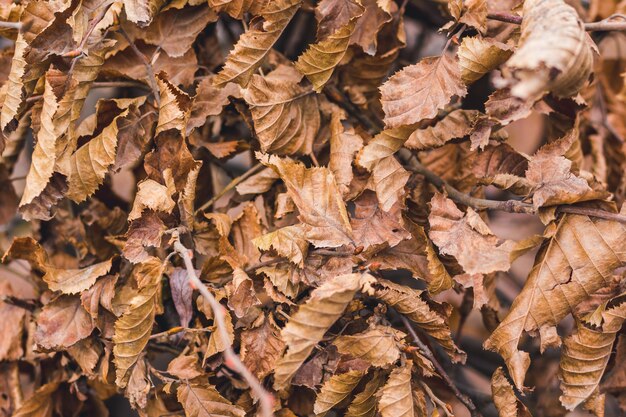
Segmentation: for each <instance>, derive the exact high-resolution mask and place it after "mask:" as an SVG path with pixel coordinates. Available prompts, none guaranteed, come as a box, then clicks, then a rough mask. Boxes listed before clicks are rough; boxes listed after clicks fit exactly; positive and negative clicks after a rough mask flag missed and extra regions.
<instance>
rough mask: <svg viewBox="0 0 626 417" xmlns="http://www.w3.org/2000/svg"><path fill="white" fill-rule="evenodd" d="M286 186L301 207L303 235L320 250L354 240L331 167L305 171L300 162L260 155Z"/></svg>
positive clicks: (262, 160)
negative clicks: (329, 168)
mask: <svg viewBox="0 0 626 417" xmlns="http://www.w3.org/2000/svg"><path fill="white" fill-rule="evenodd" d="M260 160H261V162H262V163H263V164H264V165H266V166H269V167H271V168H272V169H273V170H274V171H276V173H278V175H280V178H281V179H282V180H283V182H284V183H285V186H286V187H287V192H288V193H289V195H290V196H291V199H292V200H293V202H294V203H295V204H296V207H298V210H299V212H300V216H299V218H300V220H301V221H302V223H304V233H305V236H306V238H307V240H308V241H309V242H311V243H312V244H314V245H315V246H318V247H337V246H341V245H344V244H347V243H350V242H351V241H352V228H351V227H350V220H349V219H348V213H347V211H346V206H345V203H344V202H343V199H342V198H341V194H340V193H339V189H338V187H337V184H336V183H335V179H334V177H333V174H332V172H330V170H328V168H323V167H313V168H306V167H305V166H304V165H302V164H301V163H299V162H294V161H292V160H290V159H287V158H284V159H281V158H279V157H277V156H274V155H260Z"/></svg>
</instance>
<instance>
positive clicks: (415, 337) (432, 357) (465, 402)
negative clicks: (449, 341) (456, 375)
mask: <svg viewBox="0 0 626 417" xmlns="http://www.w3.org/2000/svg"><path fill="white" fill-rule="evenodd" d="M400 319H401V320H402V323H404V326H405V327H406V328H407V330H408V331H409V333H410V334H411V337H412V338H413V341H414V342H415V344H416V345H417V347H418V348H419V349H420V350H421V351H422V353H423V354H424V356H426V358H428V360H430V361H431V362H432V363H433V365H434V367H435V369H436V370H437V372H438V373H439V375H440V376H441V378H442V379H443V380H444V382H445V383H446V384H447V385H448V387H450V389H451V390H452V392H453V393H454V395H455V396H456V398H458V399H459V401H461V402H462V403H463V405H465V407H467V409H468V410H469V412H470V414H471V415H472V417H481V416H482V415H481V413H480V411H478V408H476V406H475V405H474V403H473V402H472V400H471V399H470V398H469V397H468V396H467V395H465V394H463V393H462V392H461V391H459V389H458V388H457V387H456V385H455V384H454V381H452V378H450V376H449V375H448V374H447V373H446V371H445V370H444V369H443V367H442V366H441V364H440V363H439V361H437V358H435V355H433V352H432V351H431V350H430V349H429V348H428V346H426V344H425V343H424V342H422V340H421V339H420V338H419V336H418V335H417V333H416V332H415V329H414V328H413V326H412V325H411V322H409V319H407V318H406V317H404V316H403V315H402V314H400Z"/></svg>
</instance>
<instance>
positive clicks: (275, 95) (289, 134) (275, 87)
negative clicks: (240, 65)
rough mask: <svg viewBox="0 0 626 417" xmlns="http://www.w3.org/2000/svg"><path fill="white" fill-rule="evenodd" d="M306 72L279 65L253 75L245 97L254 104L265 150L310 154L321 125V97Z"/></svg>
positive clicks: (249, 102)
mask: <svg viewBox="0 0 626 417" xmlns="http://www.w3.org/2000/svg"><path fill="white" fill-rule="evenodd" d="M301 78H302V75H300V74H299V73H298V71H297V70H296V69H295V68H293V67H288V66H284V65H282V66H279V67H278V68H276V69H275V70H274V71H272V72H271V73H269V74H267V76H265V77H262V76H260V75H257V74H255V75H253V76H252V80H251V81H250V85H249V86H248V88H247V89H246V90H245V91H244V93H243V98H244V99H245V100H246V103H248V106H249V107H250V112H251V113H252V119H253V121H254V130H255V131H256V134H257V137H258V138H259V142H260V144H261V150H262V151H263V152H273V153H277V154H282V155H291V154H294V153H300V154H310V153H311V151H312V146H313V140H314V139H315V135H316V134H317V131H318V129H319V127H320V115H319V111H318V100H317V97H316V96H315V93H314V92H313V90H311V88H310V87H304V86H301V85H300V84H299V81H300V79H301Z"/></svg>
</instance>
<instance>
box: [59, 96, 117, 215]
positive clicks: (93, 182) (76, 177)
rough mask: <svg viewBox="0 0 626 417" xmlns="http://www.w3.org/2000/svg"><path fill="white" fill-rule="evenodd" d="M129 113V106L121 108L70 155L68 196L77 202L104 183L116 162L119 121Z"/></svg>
mask: <svg viewBox="0 0 626 417" xmlns="http://www.w3.org/2000/svg"><path fill="white" fill-rule="evenodd" d="M97 111H98V109H96V112H97ZM127 114H128V108H126V109H123V110H121V112H120V113H119V114H118V115H117V116H115V118H114V119H113V120H112V121H111V123H110V124H109V125H108V126H106V127H104V129H102V132H101V133H100V134H99V135H98V136H96V137H95V138H93V139H91V140H90V141H89V142H87V144H85V145H83V146H81V147H80V148H78V150H77V151H76V152H74V153H73V154H72V156H71V157H70V161H69V162H70V177H69V189H68V192H67V196H68V197H69V198H70V199H72V200H73V201H75V202H76V203H80V202H82V201H84V200H86V199H87V197H89V196H91V195H92V194H93V193H94V192H95V191H96V190H97V189H98V188H99V187H100V185H102V183H103V182H104V177H105V175H106V173H107V172H108V170H109V167H110V166H111V165H113V163H115V155H116V150H117V132H118V126H117V122H118V120H119V119H120V118H123V117H125V116H126V115H127Z"/></svg>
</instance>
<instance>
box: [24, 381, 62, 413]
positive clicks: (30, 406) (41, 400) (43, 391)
mask: <svg viewBox="0 0 626 417" xmlns="http://www.w3.org/2000/svg"><path fill="white" fill-rule="evenodd" d="M58 389H59V383H58V382H49V383H47V384H45V385H42V386H41V387H39V388H38V389H37V390H36V391H35V392H34V393H33V395H31V397H30V398H28V399H27V400H26V401H24V403H23V404H22V406H21V407H20V408H18V409H17V410H15V413H14V414H13V417H51V416H52V412H53V411H54V406H55V402H54V400H53V398H52V395H53V394H54V393H55V392H57V390H58Z"/></svg>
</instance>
